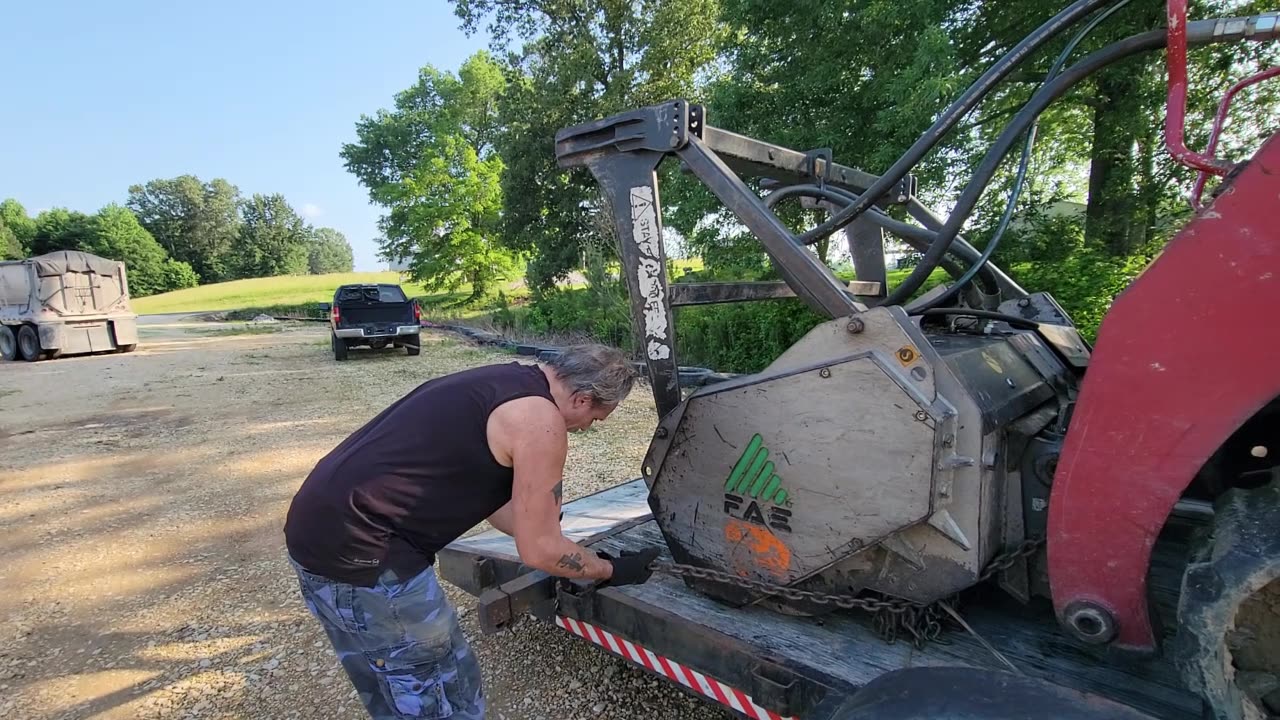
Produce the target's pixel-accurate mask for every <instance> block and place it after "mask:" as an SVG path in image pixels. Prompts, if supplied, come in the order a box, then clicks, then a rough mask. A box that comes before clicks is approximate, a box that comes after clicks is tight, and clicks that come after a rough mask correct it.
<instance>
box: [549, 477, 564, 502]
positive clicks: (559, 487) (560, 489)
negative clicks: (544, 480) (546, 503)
mask: <svg viewBox="0 0 1280 720" xmlns="http://www.w3.org/2000/svg"><path fill="white" fill-rule="evenodd" d="M551 494H552V495H555V496H556V502H560V498H562V497H564V481H563V480H561V481H560V482H558V483H556V486H555V487H553V488H551Z"/></svg>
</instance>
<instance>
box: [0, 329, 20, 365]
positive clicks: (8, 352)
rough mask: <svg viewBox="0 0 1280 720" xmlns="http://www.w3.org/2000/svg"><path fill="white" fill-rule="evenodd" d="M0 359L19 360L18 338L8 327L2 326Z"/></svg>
mask: <svg viewBox="0 0 1280 720" xmlns="http://www.w3.org/2000/svg"><path fill="white" fill-rule="evenodd" d="M0 358H4V359H5V360H17V359H18V337H17V336H16V335H14V334H13V328H11V327H9V326H8V325H0Z"/></svg>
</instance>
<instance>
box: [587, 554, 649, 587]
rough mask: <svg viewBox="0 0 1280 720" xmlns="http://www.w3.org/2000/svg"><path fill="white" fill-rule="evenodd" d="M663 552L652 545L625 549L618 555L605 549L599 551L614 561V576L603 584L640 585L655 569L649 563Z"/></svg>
mask: <svg viewBox="0 0 1280 720" xmlns="http://www.w3.org/2000/svg"><path fill="white" fill-rule="evenodd" d="M661 554H662V548H657V547H650V548H645V549H644V550H623V551H622V554H621V555H619V556H618V557H616V558H615V557H613V556H612V555H610V554H609V553H606V552H604V551H600V552H597V553H596V555H599V556H600V557H601V558H603V559H605V560H608V561H609V562H611V563H613V576H612V577H610V578H609V579H608V580H605V581H604V582H602V583H600V584H601V585H639V584H641V583H643V582H644V581H646V580H648V579H649V576H650V575H652V574H653V571H652V570H650V569H649V565H650V564H651V563H653V561H654V560H657V559H658V556H659V555H661Z"/></svg>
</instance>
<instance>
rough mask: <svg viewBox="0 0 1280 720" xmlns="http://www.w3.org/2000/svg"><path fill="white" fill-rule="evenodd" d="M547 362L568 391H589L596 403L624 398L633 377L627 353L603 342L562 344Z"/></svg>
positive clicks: (610, 402) (616, 401)
mask: <svg viewBox="0 0 1280 720" xmlns="http://www.w3.org/2000/svg"><path fill="white" fill-rule="evenodd" d="M547 366H548V367H550V368H551V369H552V371H554V372H555V374H556V377H557V378H559V379H560V381H561V382H563V383H564V384H565V385H566V386H567V387H568V388H569V390H570V391H572V392H580V393H586V394H587V395H590V396H591V397H592V398H593V399H594V400H595V403H596V404H597V405H617V404H618V403H620V402H622V401H623V400H625V399H626V397H627V393H629V392H631V386H632V384H633V383H634V382H635V377H636V373H635V370H634V369H632V367H631V362H630V361H629V360H628V359H627V356H626V354H624V353H623V352H622V351H621V350H617V349H614V348H611V347H607V346H605V345H574V346H573V347H568V348H565V349H564V351H563V352H561V353H560V354H559V355H557V356H556V357H555V358H554V359H552V360H550V361H548V362H547Z"/></svg>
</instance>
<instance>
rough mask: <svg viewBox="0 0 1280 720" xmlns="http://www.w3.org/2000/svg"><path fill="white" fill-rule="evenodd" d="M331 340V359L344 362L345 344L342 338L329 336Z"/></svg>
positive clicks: (345, 355)
mask: <svg viewBox="0 0 1280 720" xmlns="http://www.w3.org/2000/svg"><path fill="white" fill-rule="evenodd" d="M331 339H332V344H333V359H334V360H339V361H341V360H346V359H347V342H346V341H345V340H343V339H342V338H340V337H338V336H337V335H333V336H331Z"/></svg>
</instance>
